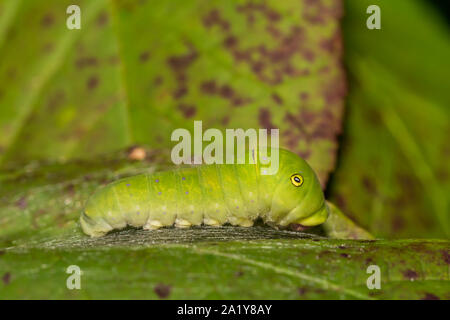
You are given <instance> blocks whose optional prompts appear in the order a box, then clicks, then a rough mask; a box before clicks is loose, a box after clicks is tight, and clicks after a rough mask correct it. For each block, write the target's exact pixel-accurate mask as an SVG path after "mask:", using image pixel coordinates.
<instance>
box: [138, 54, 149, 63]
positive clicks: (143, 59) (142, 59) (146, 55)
mask: <svg viewBox="0 0 450 320" xmlns="http://www.w3.org/2000/svg"><path fill="white" fill-rule="evenodd" d="M149 57H150V52H148V51H144V52H142V53H141V54H140V55H139V61H140V62H142V63H144V62H146V61H147V60H148V58H149Z"/></svg>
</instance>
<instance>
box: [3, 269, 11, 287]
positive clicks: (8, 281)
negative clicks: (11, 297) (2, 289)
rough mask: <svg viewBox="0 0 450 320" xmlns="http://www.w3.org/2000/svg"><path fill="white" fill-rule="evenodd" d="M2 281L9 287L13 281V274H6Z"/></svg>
mask: <svg viewBox="0 0 450 320" xmlns="http://www.w3.org/2000/svg"><path fill="white" fill-rule="evenodd" d="M2 281H3V283H4V284H5V285H8V284H9V283H10V281H11V273H10V272H6V273H5V274H4V275H3V277H2Z"/></svg>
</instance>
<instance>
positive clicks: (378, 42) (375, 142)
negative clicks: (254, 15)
mask: <svg viewBox="0 0 450 320" xmlns="http://www.w3.org/2000/svg"><path fill="white" fill-rule="evenodd" d="M369 4H378V5H379V6H380V7H381V8H382V30H379V31H371V30H368V29H365V28H360V27H359V26H360V25H361V24H363V23H364V19H365V17H364V16H362V15H360V14H359V12H362V11H364V9H365V8H367V6H368V5H369ZM345 11H346V16H345V18H344V20H343V28H344V30H343V32H344V34H345V37H344V41H345V55H344V56H345V64H346V67H347V70H348V77H349V83H350V92H349V96H348V100H347V114H346V117H345V119H346V120H345V129H344V135H343V137H342V139H341V145H340V148H341V149H340V159H339V164H338V167H337V170H336V173H335V176H334V177H333V180H332V182H331V184H330V185H329V189H328V190H327V192H328V195H329V198H330V199H331V200H333V201H335V202H336V203H337V204H338V205H339V206H340V207H341V209H342V210H344V212H346V213H347V214H348V215H350V216H351V217H352V218H353V219H354V220H356V221H358V222H359V223H360V224H361V225H363V226H365V227H366V228H367V229H368V230H370V231H371V232H373V233H374V234H375V235H376V236H378V237H445V236H448V235H449V227H450V223H449V215H450V212H449V210H450V209H449V197H450V180H449V170H450V165H449V160H450V147H449V144H448V142H449V140H448V138H449V136H450V125H449V123H450V122H449V119H450V114H449V113H450V92H449V90H448V76H449V70H450V61H449V60H448V57H449V56H450V41H449V40H450V38H449V30H448V23H446V22H445V20H444V19H443V16H442V15H439V14H438V13H437V11H434V10H433V8H431V7H430V6H429V4H427V3H425V2H421V1H346V2H345Z"/></svg>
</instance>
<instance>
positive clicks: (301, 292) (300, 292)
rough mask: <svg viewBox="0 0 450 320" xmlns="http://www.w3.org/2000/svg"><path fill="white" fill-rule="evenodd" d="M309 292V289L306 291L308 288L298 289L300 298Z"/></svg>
mask: <svg viewBox="0 0 450 320" xmlns="http://www.w3.org/2000/svg"><path fill="white" fill-rule="evenodd" d="M307 292H308V289H306V288H298V289H297V293H298V294H299V295H300V296H304V295H305V294H306V293H307Z"/></svg>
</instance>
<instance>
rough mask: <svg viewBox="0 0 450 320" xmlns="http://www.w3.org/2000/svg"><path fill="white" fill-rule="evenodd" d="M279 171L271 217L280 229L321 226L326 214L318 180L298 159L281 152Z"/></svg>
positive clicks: (305, 164) (325, 205) (326, 208)
mask: <svg viewBox="0 0 450 320" xmlns="http://www.w3.org/2000/svg"><path fill="white" fill-rule="evenodd" d="M279 156H280V168H279V170H278V173H277V174H276V179H275V180H276V187H275V191H274V196H273V198H272V199H273V200H272V217H274V219H275V222H276V223H277V224H279V225H281V226H287V225H289V224H298V225H300V226H301V227H312V226H316V225H319V224H322V223H324V222H325V221H326V220H327V218H328V214H329V209H328V206H327V204H326V202H325V198H324V195H323V192H322V188H321V186H320V183H319V180H318V179H317V176H316V174H315V172H314V171H313V169H312V168H311V167H310V166H309V165H308V163H307V162H306V161H305V160H303V159H302V158H300V157H299V156H298V155H296V154H294V153H292V152H289V151H286V150H282V149H280V154H279Z"/></svg>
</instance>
